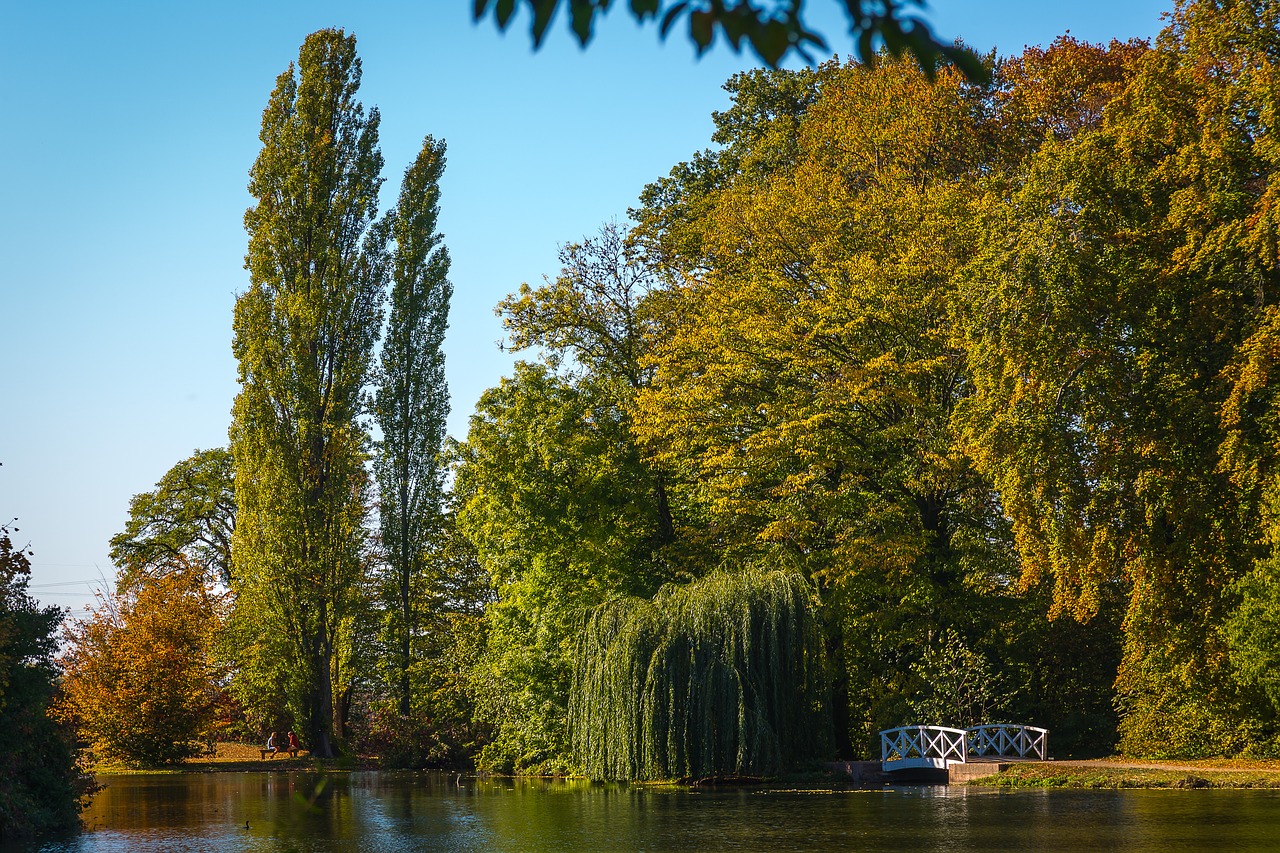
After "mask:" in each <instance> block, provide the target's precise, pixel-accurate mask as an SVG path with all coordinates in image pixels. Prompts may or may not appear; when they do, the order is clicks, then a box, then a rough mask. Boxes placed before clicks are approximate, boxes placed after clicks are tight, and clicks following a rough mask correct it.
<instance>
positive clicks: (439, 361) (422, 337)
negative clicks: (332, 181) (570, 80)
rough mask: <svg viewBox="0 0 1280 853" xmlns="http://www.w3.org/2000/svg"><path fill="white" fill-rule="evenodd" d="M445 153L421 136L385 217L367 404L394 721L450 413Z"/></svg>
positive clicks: (406, 685) (402, 696)
mask: <svg viewBox="0 0 1280 853" xmlns="http://www.w3.org/2000/svg"><path fill="white" fill-rule="evenodd" d="M444 152H445V145H444V142H443V141H441V142H437V141H436V140H435V139H433V138H431V137H430V136H428V137H427V138H426V140H425V141H424V142H423V145H422V151H421V152H420V153H419V154H418V157H417V159H416V160H415V161H414V163H413V165H411V166H410V167H409V168H408V169H407V170H406V171H405V175H404V182H403V183H402V184H401V186H400V198H399V202H398V204H397V206H396V208H395V209H394V210H392V211H391V212H390V213H389V214H388V217H387V219H388V222H389V223H390V224H389V234H390V236H391V239H392V240H393V241H394V243H395V247H394V250H393V252H392V257H391V277H392V282H393V284H392V287H391V297H390V303H391V312H390V317H389V318H388V324H387V334H386V340H385V342H384V343H383V346H382V361H381V371H380V374H379V382H378V390H377V393H376V394H375V397H374V404H373V414H374V419H375V421H376V422H377V425H378V427H379V429H381V431H382V441H381V442H380V443H379V444H378V447H377V454H376V456H375V459H374V472H375V474H376V476H377V480H378V493H379V498H380V500H379V504H378V511H379V518H380V521H381V527H382V550H383V553H384V555H385V557H386V560H387V563H388V565H389V567H390V569H391V571H392V573H393V574H394V576H395V583H394V596H393V597H391V598H387V599H385V600H384V601H385V603H384V606H385V607H386V609H387V610H388V611H392V610H394V611H396V613H397V616H398V618H397V620H395V622H394V629H393V630H392V631H391V632H390V634H389V635H388V636H387V637H386V640H387V645H388V647H389V648H394V649H395V652H394V654H396V655H398V657H399V666H398V669H399V673H398V676H397V677H396V679H395V681H394V683H395V686H396V689H397V690H398V691H399V700H400V701H399V712H400V716H401V717H403V718H408V717H409V715H410V712H411V709H410V706H411V704H412V695H411V687H410V677H409V670H410V668H411V667H412V665H413V655H412V651H413V650H412V645H413V640H414V635H415V633H416V632H417V630H418V626H417V618H416V613H415V608H414V606H413V604H412V602H411V601H410V588H411V586H412V585H413V583H414V579H415V577H416V576H417V575H419V574H420V573H421V572H422V571H423V570H424V565H423V560H424V558H425V556H426V555H425V554H424V551H425V549H426V547H427V537H428V536H429V535H430V533H431V531H432V530H433V528H435V527H438V525H439V517H440V513H441V511H442V506H441V501H442V494H441V491H442V485H443V478H444V471H443V464H442V462H441V460H440V450H441V445H442V443H443V442H444V429H445V421H446V419H447V418H448V416H449V388H448V385H446V384H445V376H444V352H443V351H442V350H441V346H442V344H443V343H444V333H445V330H446V328H448V325H449V299H450V297H451V296H452V294H453V285H452V284H450V283H449V279H448V274H449V253H448V250H447V249H445V247H444V245H443V244H442V241H443V238H442V236H441V235H440V234H439V233H437V232H436V221H437V218H438V216H439V212H440V210H439V199H440V177H441V175H442V174H443V173H444V165H445V159H444Z"/></svg>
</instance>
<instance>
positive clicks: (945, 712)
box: [904, 631, 1011, 729]
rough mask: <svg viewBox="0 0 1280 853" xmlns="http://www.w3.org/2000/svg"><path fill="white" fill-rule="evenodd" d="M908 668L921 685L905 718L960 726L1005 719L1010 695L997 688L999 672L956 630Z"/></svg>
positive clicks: (948, 632)
mask: <svg viewBox="0 0 1280 853" xmlns="http://www.w3.org/2000/svg"><path fill="white" fill-rule="evenodd" d="M911 672H912V674H913V675H915V676H916V678H917V679H918V680H919V682H920V685H921V686H920V688H919V689H917V691H916V694H915V695H914V696H913V697H912V700H911V704H910V706H909V707H910V717H909V720H904V722H908V721H909V723H910V724H919V725H926V726H954V727H956V728H962V729H963V728H968V727H970V726H978V725H983V724H986V723H994V722H999V721H1000V720H1002V719H1004V715H1003V711H1004V710H1005V708H1006V706H1007V705H1008V702H1009V699H1010V698H1011V697H1010V696H1009V695H1008V694H1007V693H1006V692H1005V691H1002V690H1001V689H1000V681H1001V677H1000V673H999V672H997V671H996V670H995V668H994V667H993V666H992V665H991V662H990V661H989V660H987V658H986V657H985V656H983V655H981V654H979V653H978V652H975V651H974V650H973V649H971V648H969V646H968V645H967V644H966V643H965V642H964V639H963V638H961V637H960V636H959V635H957V634H956V633H955V632H953V631H946V632H945V633H944V634H943V635H942V637H941V638H940V639H939V641H938V642H937V643H936V644H935V645H933V646H931V647H929V648H927V649H925V652H924V654H923V655H922V656H921V658H920V660H919V662H917V663H916V664H914V665H913V666H912V667H911Z"/></svg>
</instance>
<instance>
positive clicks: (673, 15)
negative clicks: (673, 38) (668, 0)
mask: <svg viewBox="0 0 1280 853" xmlns="http://www.w3.org/2000/svg"><path fill="white" fill-rule="evenodd" d="M688 7H689V4H688V3H686V2H681V3H676V4H675V5H674V6H672V7H671V8H670V9H668V10H667V14H665V15H663V16H662V26H660V27H659V28H658V31H659V33H661V35H662V37H663V38H666V37H667V33H669V32H671V27H672V26H674V25H675V22H676V19H677V18H679V17H680V16H681V15H682V14H684V11H685V9H687V8H688Z"/></svg>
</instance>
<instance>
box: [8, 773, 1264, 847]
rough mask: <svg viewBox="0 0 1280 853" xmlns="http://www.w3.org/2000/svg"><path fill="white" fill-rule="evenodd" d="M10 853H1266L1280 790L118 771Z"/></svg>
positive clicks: (394, 774) (426, 774) (409, 774)
mask: <svg viewBox="0 0 1280 853" xmlns="http://www.w3.org/2000/svg"><path fill="white" fill-rule="evenodd" d="M99 781H100V782H102V783H103V784H105V785H106V788H105V789H104V790H102V791H101V792H100V793H99V794H98V795H97V796H96V797H95V798H94V801H93V803H92V805H91V806H90V807H89V809H88V810H87V811H86V812H85V814H84V819H85V823H86V825H87V827H88V828H87V830H86V831H85V832H84V833H82V834H81V835H79V836H77V837H75V838H73V839H70V840H66V841H58V842H50V843H45V844H43V845H37V846H32V847H25V848H14V849H20V850H40V851H42V853H64V851H66V853H72V851H74V853H100V851H112V853H115V851H120V853H124V851H128V852H129V853H135V851H144V853H145V851H157V853H158V851H165V853H171V852H172V851H196V850H200V851H205V850H214V849H216V850H220V851H222V850H229V851H282V853H283V851H295V850H296V851H358V852H359V853H366V851H367V853H375V851H376V852H377V853H382V851H390V853H398V851H410V850H486V851H488V850H494V851H497V850H593V851H594V850H601V851H605V850H662V851H668V850H672V851H678V850H697V851H708V850H823V851H828V850H852V851H902V850H912V849H923V850H955V851H962V850H963V851H969V850H991V851H997V850H998V851H1013V850H1028V851H1030V850H1037V851H1038V850H1055V851H1088V853H1101V851H1107V850H1116V851H1120V850H1123V851H1129V853H1132V851H1161V853H1166V851H1177V850H1187V851H1192V850H1196V851H1199V850H1208V849H1220V850H1233V851H1251V850H1258V851H1261V850H1274V849H1276V846H1277V843H1280V842H1278V839H1280V792H1270V791H1222V790H1156V791H1133V790H1130V791H1045V790H1034V791H1019V792H998V791H994V790H991V789H981V788H957V787H952V788H947V787H923V786H922V787H896V788H880V789H872V790H854V791H840V792H832V791H811V792H805V791H797V790H782V789H765V790H751V789H729V790H708V791H700V790H679V789H668V788H650V787H627V786H624V785H599V784H590V783H587V782H582V781H551V780H545V781H544V780H527V779H515V780H513V779H474V778H467V777H458V776H455V775H452V774H439V773H419V774H413V773H408V774H402V773H372V772H366V773H340V774H332V775H328V776H321V775H318V774H314V773H303V772H261V773H184V774H174V775H112V776H104V777H101V778H100V779H99Z"/></svg>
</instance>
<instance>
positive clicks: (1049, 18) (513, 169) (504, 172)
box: [0, 0, 1172, 609]
mask: <svg viewBox="0 0 1280 853" xmlns="http://www.w3.org/2000/svg"><path fill="white" fill-rule="evenodd" d="M615 5H616V6H618V7H625V6H626V3H625V0H616V3H615ZM1171 5H1172V2H1171V0H1110V1H1109V2H1103V1H1102V0H1076V2H1071V3H1055V4H1040V3H1026V2H1014V0H1003V1H1002V2H986V3H980V2H965V1H964V0H936V2H933V3H931V4H930V6H929V11H928V15H929V18H930V20H931V21H932V23H933V24H934V28H935V30H936V31H937V32H938V33H939V34H940V35H943V36H946V37H947V38H954V37H962V38H964V40H965V41H966V42H967V43H969V44H970V45H973V46H975V47H977V48H979V49H983V50H986V49H989V48H991V47H996V48H997V49H998V51H999V53H1001V54H1009V53H1016V52H1018V51H1020V50H1021V49H1022V47H1023V46H1024V45H1027V44H1047V43H1048V42H1050V41H1052V40H1053V38H1054V37H1055V36H1057V35H1059V34H1061V33H1062V32H1064V31H1065V30H1070V31H1071V33H1072V34H1073V35H1075V36H1076V37H1078V38H1082V39H1086V40H1090V41H1105V40H1109V39H1111V38H1122V39H1123V38H1130V37H1135V36H1136V37H1141V38H1148V37H1152V36H1154V35H1155V33H1156V32H1158V30H1159V28H1160V26H1161V21H1160V14H1161V12H1162V11H1165V10H1167V9H1168V8H1170V6H1171ZM471 6H472V0H409V2H399V0H396V1H395V2H390V0H383V1H382V2H380V0H366V2H362V3H356V2H343V3H338V2H329V0H306V2H295V0H278V1H277V2H264V0H227V2H221V3H206V4H189V3H174V2H154V0H151V2H132V0H118V2H109V3H101V2H89V0H69V2H63V3H38V2H22V3H13V4H10V5H9V6H8V7H7V8H6V11H7V14H6V16H5V17H6V23H7V25H8V26H7V39H6V45H5V48H4V50H3V51H0V75H2V77H3V79H5V80H6V81H8V84H9V88H8V91H9V96H8V99H7V106H6V112H7V116H6V119H5V122H4V124H3V128H0V162H4V163H5V164H6V168H7V169H8V177H7V178H6V179H5V181H4V189H5V192H4V203H3V205H0V258H3V261H2V265H0V318H2V319H3V326H2V331H0V364H3V374H0V375H2V376H3V379H2V380H0V383H2V384H0V388H2V389H3V399H4V404H5V409H4V416H3V417H2V418H0V463H3V467H0V516H3V518H5V519H8V518H13V517H17V518H18V522H17V524H18V527H19V528H21V532H20V533H19V534H18V535H17V537H16V538H17V540H18V542H19V543H25V542H30V544H31V546H32V547H33V548H34V550H35V558H34V560H33V565H34V569H33V578H32V584H33V592H35V594H36V595H37V597H39V598H40V599H41V600H43V601H45V602H47V603H56V604H60V605H63V606H68V607H73V608H76V609H79V608H80V607H82V606H84V605H85V604H86V603H89V602H90V601H91V598H90V589H91V588H92V586H93V584H89V583H83V582H84V581H94V580H95V579H96V578H98V577H99V574H101V575H102V576H104V577H106V578H107V579H108V581H110V580H111V579H112V578H113V577H114V569H113V568H112V566H111V564H110V561H109V559H108V557H107V551H108V548H107V540H108V539H109V538H110V537H111V536H112V534H114V533H116V532H118V531H119V530H121V529H122V527H123V525H124V521H125V517H126V514H127V509H128V501H129V498H130V496H131V495H133V494H135V493H137V492H141V491H145V490H148V489H150V488H151V487H152V486H153V484H154V483H155V481H156V480H157V479H158V478H159V477H160V476H161V475H162V474H163V473H164V472H165V471H166V470H167V469H168V468H169V467H170V466H171V465H173V464H174V463H175V462H177V461H178V460H180V459H182V458H183V457H185V456H187V455H189V454H190V453H191V451H193V450H194V449H196V448H206V447H212V446H216V445H222V444H225V443H226V431H227V425H228V421H229V412H230V408H231V401H232V398H233V397H234V395H235V392H236V383H235V374H236V370H235V362H234V360H233V359H232V357H231V310H232V305H233V302H234V299H235V294H236V293H237V292H239V291H241V290H242V289H243V288H244V287H245V285H246V282H247V278H246V273H245V271H244V269H243V258H244V251H245V243H246V238H245V234H244V230H243V227H242V218H243V215H244V211H245V208H246V207H247V206H248V205H249V203H250V201H251V200H250V198H249V196H248V193H247V191H246V190H245V185H246V183H247V172H248V169H249V166H250V164H251V163H252V162H253V159H254V157H255V156H256V154H257V150H258V139H257V134H258V128H259V121H260V117H261V112H262V108H263V106H264V105H265V103H266V99H267V95H268V93H269V92H270V90H271V88H272V85H273V83H274V80H275V77H276V75H278V74H279V73H280V72H281V71H282V70H284V68H285V67H286V66H287V65H288V63H289V62H290V60H292V59H293V58H295V57H296V56H297V51H298V47H299V45H300V44H301V43H302V40H303V39H304V38H305V37H306V35H307V33H309V32H311V31H313V30H316V29H320V28H322V27H329V26H336V27H343V28H345V29H346V30H347V31H348V32H351V33H354V34H355V35H356V36H357V38H358V41H359V52H360V56H361V58H362V59H363V62H364V82H363V86H362V88H361V93H362V99H363V101H364V103H365V104H366V106H373V105H377V106H378V107H379V108H380V109H381V111H382V150H383V153H384V155H385V158H386V163H387V172H386V174H387V179H388V180H387V183H386V185H385V187H384V199H385V200H386V201H387V202H389V201H390V200H391V199H392V198H393V197H394V193H395V192H396V191H397V190H398V186H399V179H400V175H401V174H402V172H403V170H404V168H405V167H406V166H407V165H408V163H409V161H410V160H411V158H412V157H413V156H414V154H416V153H417V150H418V147H419V145H420V143H421V139H422V137H423V135H425V134H427V133H430V134H432V135H434V136H436V137H437V138H444V139H445V140H447V142H448V145H449V154H448V157H449V164H448V170H447V173H446V175H445V178H444V181H443V185H442V192H443V198H442V212H441V219H440V224H441V230H442V231H443V232H444V234H445V238H446V242H447V244H448V246H449V249H450V252H451V253H452V256H453V269H452V275H451V278H452V280H453V282H454V287H455V291H454V301H453V306H452V315H451V318H452V319H451V326H450V331H449V336H448V339H447V341H446V345H445V346H446V357H447V369H448V379H449V384H450V387H451V390H452V395H453V416H452V417H451V418H450V422H449V426H450V432H451V434H453V435H455V436H459V437H462V436H463V435H465V431H466V423H467V417H468V416H469V415H470V413H471V411H472V410H473V408H474V406H475V402H476V400H477V398H478V397H479V395H480V393H481V392H482V391H483V390H484V389H485V388H487V387H489V386H491V385H494V384H496V382H497V380H498V378H499V377H500V376H501V375H503V374H504V373H506V372H508V371H509V369H510V365H511V357H510V356H509V355H504V354H503V353H501V352H499V351H498V349H497V347H496V345H495V342H496V341H497V340H498V339H499V338H501V337H502V329H501V326H500V324H499V322H498V320H497V318H496V317H494V315H493V310H492V309H493V306H494V304H495V303H496V302H497V301H498V300H499V299H501V298H502V297H503V296H504V295H506V294H507V293H509V292H511V291H513V290H515V289H516V288H517V287H518V286H519V285H520V283H521V282H522V281H530V282H537V281H539V280H540V279H541V276H543V275H544V274H554V273H555V272H556V264H555V256H556V247H557V246H558V245H559V244H561V243H563V242H566V241H569V240H575V239H579V238H581V237H582V235H584V234H587V233H590V232H592V231H594V230H595V229H596V228H597V227H598V226H599V225H600V224H601V223H602V222H604V221H606V220H608V219H610V218H614V217H616V218H619V219H621V218H624V217H625V215H626V210H627V208H628V207H629V206H631V205H633V204H634V203H635V200H636V197H637V195H638V194H639V192H640V190H641V189H642V187H643V186H644V185H645V184H646V183H647V182H649V181H652V180H654V179H655V178H657V177H659V176H660V175H663V174H665V173H666V172H667V171H668V170H669V169H670V168H671V166H672V165H674V164H675V163H676V162H678V161H680V160H683V159H686V158H688V156H689V155H690V154H692V153H693V152H694V151H696V150H698V149H700V148H703V147H706V146H707V145H708V143H709V137H710V133H711V127H712V125H711V118H710V116H711V112H712V110H716V109H724V108H725V107H726V106H727V104H728V102H727V98H726V96H725V93H724V92H723V90H722V89H721V84H722V83H723V82H724V80H725V79H727V78H728V77H729V76H730V75H731V74H732V73H733V72H735V71H737V70H740V69H742V68H745V67H749V66H750V65H751V64H752V62H753V59H754V58H753V57H751V56H749V55H743V56H735V55H734V54H732V53H731V52H729V51H728V50H727V49H724V48H723V47H722V48H721V49H716V50H713V51H712V52H711V53H709V54H707V55H706V56H704V57H703V58H702V59H701V60H695V59H694V58H693V50H692V48H691V46H690V45H689V43H688V41H687V39H686V38H685V37H684V36H683V35H673V36H672V37H671V38H670V39H669V40H668V41H667V42H666V43H665V44H664V43H661V42H660V41H659V40H658V38H657V35H656V33H655V32H654V30H653V29H652V28H647V29H640V28H638V27H636V26H635V24H634V23H633V22H632V21H631V19H630V18H629V17H628V16H626V15H625V14H624V11H625V9H624V8H618V9H615V11H614V12H613V13H612V14H610V16H609V17H608V18H607V19H606V20H605V21H604V22H603V23H602V25H601V26H600V28H599V31H598V35H597V39H596V41H595V42H594V43H593V44H592V45H591V46H590V47H589V48H588V49H587V50H586V51H580V50H579V49H578V48H577V46H576V44H575V43H573V42H572V41H571V40H570V38H569V37H568V35H567V33H566V32H565V25H564V22H563V21H557V22H556V23H555V24H554V25H553V28H554V33H553V36H552V37H551V38H550V39H549V41H548V44H547V45H546V46H545V47H544V49H543V50H542V51H540V52H539V53H537V54H534V53H533V52H532V50H531V48H530V44H529V39H528V34H527V26H526V25H525V23H524V22H523V21H521V22H518V23H517V24H516V25H515V28H514V29H513V30H511V31H510V32H508V33H507V34H506V35H500V34H499V33H498V32H497V30H496V27H495V26H494V24H493V23H492V21H484V22H482V23H480V24H478V25H477V24H473V23H472V22H471V19H470V9H471ZM809 6H810V7H811V9H812V16H813V21H814V23H816V24H817V25H818V28H819V29H820V30H823V31H824V32H826V33H828V35H829V36H831V41H832V47H833V49H835V50H839V51H840V52H841V53H844V52H847V50H848V47H849V45H848V41H847V39H845V38H843V30H842V28H841V27H842V19H841V17H840V15H839V12H838V11H836V10H837V4H836V2H834V0H809Z"/></svg>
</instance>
